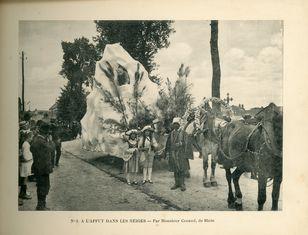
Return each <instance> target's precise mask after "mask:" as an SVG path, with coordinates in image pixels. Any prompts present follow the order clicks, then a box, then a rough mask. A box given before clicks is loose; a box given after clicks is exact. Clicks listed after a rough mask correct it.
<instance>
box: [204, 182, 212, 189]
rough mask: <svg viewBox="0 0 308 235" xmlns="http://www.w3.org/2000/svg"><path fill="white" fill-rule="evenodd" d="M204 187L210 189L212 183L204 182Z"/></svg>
mask: <svg viewBox="0 0 308 235" xmlns="http://www.w3.org/2000/svg"><path fill="white" fill-rule="evenodd" d="M203 186H204V187H206V188H209V187H211V182H204V183H203Z"/></svg>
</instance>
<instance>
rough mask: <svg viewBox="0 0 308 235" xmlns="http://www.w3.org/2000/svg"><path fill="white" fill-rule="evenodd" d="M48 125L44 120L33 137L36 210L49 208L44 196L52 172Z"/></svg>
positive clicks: (48, 186)
mask: <svg viewBox="0 0 308 235" xmlns="http://www.w3.org/2000/svg"><path fill="white" fill-rule="evenodd" d="M48 132H49V125H48V124H47V123H45V122H43V123H41V124H40V126H39V134H38V135H37V136H36V137H35V138H34V139H33V142H32V145H31V152H32V155H33V173H34V175H35V177H36V186H37V191H36V192H37V207H36V210H49V208H47V207H46V197H47V195H48V192H49V188H50V181H49V174H50V173H52V161H51V157H52V151H53V150H52V147H51V144H50V142H49V141H48V138H47V136H48Z"/></svg>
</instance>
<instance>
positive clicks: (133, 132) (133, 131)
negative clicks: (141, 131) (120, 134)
mask: <svg viewBox="0 0 308 235" xmlns="http://www.w3.org/2000/svg"><path fill="white" fill-rule="evenodd" d="M137 133H138V131H137V130H136V129H131V130H128V131H126V132H125V134H126V135H131V134H137Z"/></svg>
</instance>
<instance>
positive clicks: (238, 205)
mask: <svg viewBox="0 0 308 235" xmlns="http://www.w3.org/2000/svg"><path fill="white" fill-rule="evenodd" d="M243 173H244V170H243V169H242V168H240V167H237V168H236V169H235V171H234V172H233V173H232V179H233V184H234V189H235V197H236V200H235V202H234V206H235V209H236V210H237V211H241V210H243V203H242V197H243V195H242V192H241V189H240V184H239V179H240V177H241V175H242V174H243Z"/></svg>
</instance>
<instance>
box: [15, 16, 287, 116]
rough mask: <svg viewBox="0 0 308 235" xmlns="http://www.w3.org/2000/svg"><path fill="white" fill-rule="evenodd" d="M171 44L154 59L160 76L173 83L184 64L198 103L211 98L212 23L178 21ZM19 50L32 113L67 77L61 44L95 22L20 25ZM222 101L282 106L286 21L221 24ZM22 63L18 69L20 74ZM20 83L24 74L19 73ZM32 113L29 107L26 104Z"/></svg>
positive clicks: (89, 30) (91, 31)
mask: <svg viewBox="0 0 308 235" xmlns="http://www.w3.org/2000/svg"><path fill="white" fill-rule="evenodd" d="M173 26H174V28H175V30H176V33H174V34H172V35H171V36H170V46H169V48H167V49H162V50H160V51H159V52H158V54H157V55H156V57H155V61H156V63H157V64H159V67H158V69H157V71H155V72H154V73H158V74H159V75H160V76H161V77H163V78H166V77H169V78H170V79H171V80H173V81H174V80H175V79H176V77H177V74H176V73H177V71H178V68H179V66H180V64H181V63H184V64H185V65H187V66H189V67H190V69H191V73H190V75H189V81H190V82H191V83H192V88H191V91H192V94H193V96H194V97H195V99H196V104H198V103H199V102H200V101H201V99H202V98H203V97H210V96H211V79H212V65H211V55H210V36H211V35H210V21H176V22H174V24H173ZM19 30H20V31H19V44H20V52H21V50H23V51H25V54H26V57H27V60H26V61H25V79H26V83H25V84H26V86H25V99H26V101H30V102H31V103H30V105H31V110H33V109H34V108H37V109H45V110H46V109H48V108H50V107H51V106H52V105H53V104H54V102H55V101H56V99H57V97H58V96H59V94H60V88H61V87H63V86H64V84H65V82H66V81H65V79H64V78H62V77H61V76H60V75H59V71H60V70H61V64H62V61H63V59H62V56H63V52H62V48H61V41H73V40H74V38H77V37H82V36H84V37H87V38H89V39H90V41H92V37H93V36H95V35H96V29H95V24H94V22H93V21H21V22H20V27H19ZM218 40H219V45H218V47H219V55H220V65H221V97H222V98H224V97H225V96H226V93H227V92H229V93H230V95H231V97H233V98H234V101H233V102H232V104H235V105H238V104H239V103H243V104H244V105H245V107H246V108H251V107H257V106H266V105H267V104H268V103H269V102H274V103H275V104H277V105H282V83H283V24H282V21H219V34H218ZM20 68H21V62H20V63H19V71H21V69H20ZM19 74H20V76H19V81H20V80H21V72H20V73H19ZM27 109H28V106H27Z"/></svg>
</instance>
